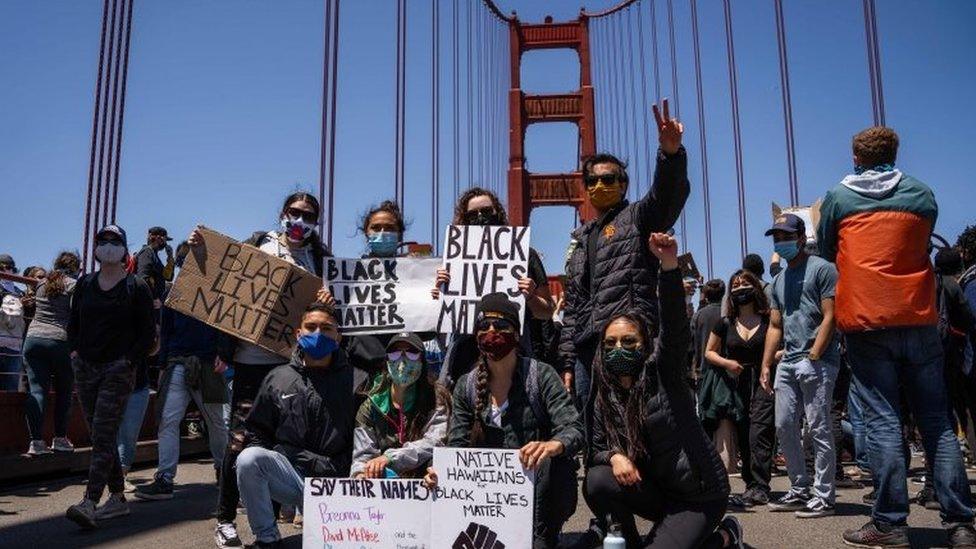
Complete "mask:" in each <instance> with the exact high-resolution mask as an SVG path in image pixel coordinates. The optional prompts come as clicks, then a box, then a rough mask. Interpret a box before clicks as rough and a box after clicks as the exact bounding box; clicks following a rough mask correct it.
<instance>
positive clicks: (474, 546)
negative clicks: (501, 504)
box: [451, 522, 505, 549]
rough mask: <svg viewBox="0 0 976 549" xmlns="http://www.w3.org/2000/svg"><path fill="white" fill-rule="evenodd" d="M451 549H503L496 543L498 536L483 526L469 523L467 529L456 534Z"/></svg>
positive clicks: (503, 545)
mask: <svg viewBox="0 0 976 549" xmlns="http://www.w3.org/2000/svg"><path fill="white" fill-rule="evenodd" d="M451 549H505V544H504V543H502V542H500V541H498V534H496V533H495V532H492V530H491V528H488V527H487V526H485V525H483V524H477V523H474V522H471V523H469V524H468V529H467V530H465V531H464V532H461V533H460V534H458V537H457V539H455V540H454V545H452V546H451Z"/></svg>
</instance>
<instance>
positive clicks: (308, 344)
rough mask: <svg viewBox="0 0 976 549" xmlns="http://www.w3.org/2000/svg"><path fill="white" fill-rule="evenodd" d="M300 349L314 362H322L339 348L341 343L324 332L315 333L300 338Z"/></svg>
mask: <svg viewBox="0 0 976 549" xmlns="http://www.w3.org/2000/svg"><path fill="white" fill-rule="evenodd" d="M298 347H299V348H301V350H302V352H303V353H305V355H306V356H308V357H309V358H311V359H312V360H322V359H323V358H325V357H327V356H329V355H331V354H332V353H334V352H335V350H336V349H338V348H339V342H338V341H336V340H334V339H332V338H331V337H329V336H328V335H326V334H323V333H322V332H319V331H315V332H312V333H310V334H305V335H303V336H302V337H300V338H298Z"/></svg>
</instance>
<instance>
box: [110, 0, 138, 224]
mask: <svg viewBox="0 0 976 549" xmlns="http://www.w3.org/2000/svg"><path fill="white" fill-rule="evenodd" d="M132 7H133V0H128V8H127V9H126V23H125V48H124V49H123V51H124V53H123V58H122V91H121V92H120V97H119V138H118V139H117V140H116V141H115V173H114V174H113V175H112V223H115V218H116V213H117V212H118V199H119V168H120V165H121V158H122V129H123V127H124V122H125V90H126V83H127V82H128V78H129V43H130V41H131V39H132Z"/></svg>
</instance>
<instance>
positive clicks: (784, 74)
mask: <svg viewBox="0 0 976 549" xmlns="http://www.w3.org/2000/svg"><path fill="white" fill-rule="evenodd" d="M773 5H774V7H775V12H776V42H777V46H778V48H779V78H780V89H781V92H782V97H783V124H784V126H785V128H786V168H787V175H788V179H789V187H790V189H789V190H790V205H791V206H798V205H799V204H800V196H799V194H800V192H799V186H798V184H797V178H796V152H795V149H794V146H793V104H792V100H791V99H790V95H791V94H790V67H789V62H788V60H787V55H786V54H787V52H786V25H785V23H784V22H783V0H774V2H773Z"/></svg>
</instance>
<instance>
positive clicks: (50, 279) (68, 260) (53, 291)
mask: <svg viewBox="0 0 976 549" xmlns="http://www.w3.org/2000/svg"><path fill="white" fill-rule="evenodd" d="M79 269H81V258H79V257H78V254H76V253H74V252H61V253H59V254H58V257H57V258H56V259H55V260H54V268H53V269H51V272H49V273H47V280H46V282H45V290H44V291H45V293H46V295H47V297H58V296H60V295H64V292H65V287H66V285H67V282H66V281H65V277H67V276H68V274H69V273H77V272H78V270H79Z"/></svg>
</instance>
